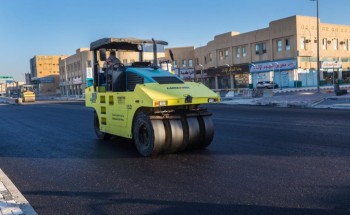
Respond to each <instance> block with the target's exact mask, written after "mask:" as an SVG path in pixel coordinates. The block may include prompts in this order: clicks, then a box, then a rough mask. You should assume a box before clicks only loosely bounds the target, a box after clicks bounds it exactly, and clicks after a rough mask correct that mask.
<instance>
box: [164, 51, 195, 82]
mask: <svg viewBox="0 0 350 215" xmlns="http://www.w3.org/2000/svg"><path fill="white" fill-rule="evenodd" d="M170 50H171V52H172V53H173V57H174V61H173V62H172V66H173V70H174V71H175V73H176V74H177V75H179V76H180V77H181V78H183V79H185V80H193V79H195V73H194V64H193V60H194V46H188V47H176V48H167V49H165V58H166V59H171V57H170V52H169V51H170Z"/></svg>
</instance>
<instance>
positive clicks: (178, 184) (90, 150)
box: [0, 102, 350, 214]
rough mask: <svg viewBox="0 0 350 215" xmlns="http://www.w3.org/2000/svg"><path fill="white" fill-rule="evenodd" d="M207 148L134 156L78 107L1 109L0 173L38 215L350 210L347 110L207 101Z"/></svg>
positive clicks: (52, 105)
mask: <svg viewBox="0 0 350 215" xmlns="http://www.w3.org/2000/svg"><path fill="white" fill-rule="evenodd" d="M209 110H210V111H211V112H213V113H214V115H213V119H214V124H215V128H216V133H215V137H214V141H213V143H212V145H210V146H209V148H208V149H207V150H199V151H190V152H185V153H179V154H172V155H162V156H158V157H154V158H142V157H139V155H138V154H137V151H136V148H135V147H134V145H133V144H132V142H131V141H129V140H125V139H119V138H117V139H113V140H111V141H108V142H101V141H98V140H96V137H95V134H94V131H93V114H92V113H93V112H92V110H91V109H87V108H85V107H84V106H83V104H82V103H74V102H71V103H57V104H56V103H53V102H51V103H45V102H40V103H36V104H31V105H20V106H15V105H1V106H0V119H1V121H0V168H1V169H2V170H3V171H4V172H5V173H6V174H7V175H8V176H9V178H10V179H11V180H12V181H13V182H14V184H15V185H16V186H17V188H18V189H19V190H20V191H21V192H22V194H23V195H24V196H25V197H26V198H27V200H28V201H29V202H30V204H31V205H32V206H33V208H34V209H35V210H36V211H37V212H38V214H350V174H349V172H350V127H349V122H350V111H348V110H329V109H290V108H289V109H287V108H273V107H250V106H249V107H248V106H229V105H212V106H209Z"/></svg>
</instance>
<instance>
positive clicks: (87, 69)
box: [86, 67, 92, 78]
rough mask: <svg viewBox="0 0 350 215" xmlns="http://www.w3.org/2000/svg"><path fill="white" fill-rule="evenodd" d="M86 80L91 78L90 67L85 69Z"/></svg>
mask: <svg viewBox="0 0 350 215" xmlns="http://www.w3.org/2000/svg"><path fill="white" fill-rule="evenodd" d="M86 78H92V68H91V67H87V68H86Z"/></svg>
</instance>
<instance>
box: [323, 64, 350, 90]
mask: <svg viewBox="0 0 350 215" xmlns="http://www.w3.org/2000/svg"><path fill="white" fill-rule="evenodd" d="M342 67H343V64H342V62H341V61H324V62H322V66H321V73H320V85H334V84H335V83H339V84H341V83H342V82H343V69H342ZM344 75H345V76H347V74H346V73H345V74H344ZM344 81H345V82H347V79H345V80H344Z"/></svg>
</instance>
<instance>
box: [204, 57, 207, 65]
mask: <svg viewBox="0 0 350 215" xmlns="http://www.w3.org/2000/svg"><path fill="white" fill-rule="evenodd" d="M204 64H207V56H204Z"/></svg>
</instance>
